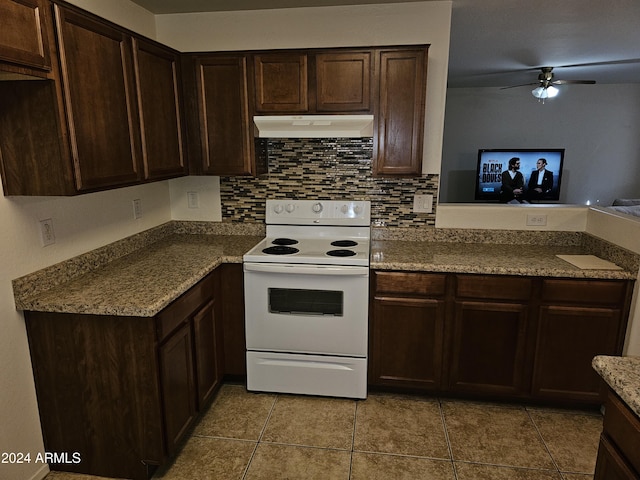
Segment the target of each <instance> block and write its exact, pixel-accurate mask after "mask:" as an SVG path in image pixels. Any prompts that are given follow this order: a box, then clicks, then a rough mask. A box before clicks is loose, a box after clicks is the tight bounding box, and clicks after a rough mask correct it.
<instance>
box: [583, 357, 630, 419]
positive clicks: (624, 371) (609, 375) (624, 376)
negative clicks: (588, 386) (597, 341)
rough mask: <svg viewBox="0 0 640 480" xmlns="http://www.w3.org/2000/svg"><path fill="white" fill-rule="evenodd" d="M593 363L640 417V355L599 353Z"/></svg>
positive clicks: (608, 383) (595, 368) (596, 369)
mask: <svg viewBox="0 0 640 480" xmlns="http://www.w3.org/2000/svg"><path fill="white" fill-rule="evenodd" d="M592 365H593V368H594V370H595V371H596V372H598V374H599V375H600V376H601V377H602V378H603V379H604V381H605V382H607V385H609V386H610V387H611V389H612V390H613V391H614V392H616V393H617V394H618V396H619V397H620V398H621V399H622V400H624V402H625V403H626V404H627V405H628V407H629V408H630V409H631V410H632V411H633V412H634V413H635V414H636V415H637V416H638V417H640V357H611V356H606V355H598V356H597V357H595V358H594V359H593V362H592Z"/></svg>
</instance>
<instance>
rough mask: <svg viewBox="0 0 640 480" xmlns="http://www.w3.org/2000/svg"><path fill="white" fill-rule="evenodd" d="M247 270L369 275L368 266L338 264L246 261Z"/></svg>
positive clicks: (306, 273) (245, 269)
mask: <svg viewBox="0 0 640 480" xmlns="http://www.w3.org/2000/svg"><path fill="white" fill-rule="evenodd" d="M244 271H245V272H264V273H289V274H294V275H296V274H298V275H334V276H336V275H340V276H361V277H368V276H369V268H368V267H348V266H336V265H313V266H308V265H300V264H296V265H286V264H282V263H278V264H274V263H245V264H244Z"/></svg>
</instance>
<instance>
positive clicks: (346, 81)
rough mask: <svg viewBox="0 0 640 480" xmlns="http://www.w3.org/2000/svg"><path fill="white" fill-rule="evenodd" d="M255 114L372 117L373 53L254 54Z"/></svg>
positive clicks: (326, 51) (342, 50)
mask: <svg viewBox="0 0 640 480" xmlns="http://www.w3.org/2000/svg"><path fill="white" fill-rule="evenodd" d="M253 72H254V83H255V112H256V113H257V114H296V113H300V114H313V113H320V114H322V113H338V114H339V113H370V112H371V111H372V108H371V103H372V89H371V86H372V75H373V70H372V51H371V50H368V49H367V50H351V49H331V50H324V51H317V50H296V51H284V52H259V53H254V54H253Z"/></svg>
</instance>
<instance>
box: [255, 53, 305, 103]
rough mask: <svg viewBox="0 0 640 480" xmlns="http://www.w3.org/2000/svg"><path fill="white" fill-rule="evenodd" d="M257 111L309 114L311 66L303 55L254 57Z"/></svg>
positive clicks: (282, 54)
mask: <svg viewBox="0 0 640 480" xmlns="http://www.w3.org/2000/svg"><path fill="white" fill-rule="evenodd" d="M253 68H254V79H255V110H256V112H258V113H304V112H307V111H309V98H308V96H309V93H308V72H307V70H308V66H307V55H306V54H304V53H268V54H256V55H254V56H253Z"/></svg>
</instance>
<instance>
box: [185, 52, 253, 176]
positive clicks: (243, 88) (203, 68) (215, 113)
mask: <svg viewBox="0 0 640 480" xmlns="http://www.w3.org/2000/svg"><path fill="white" fill-rule="evenodd" d="M189 63H190V68H189V70H190V74H189V75H187V76H185V78H186V79H187V82H186V85H187V89H188V90H190V92H191V96H192V97H195V101H196V108H192V109H191V110H192V111H194V112H197V113H198V119H197V120H195V119H194V118H193V117H192V123H191V128H190V133H191V134H192V135H193V138H192V140H194V141H193V142H190V143H192V147H193V144H198V145H199V146H200V151H199V152H194V153H193V161H192V165H191V166H192V171H193V172H194V173H201V174H205V175H257V174H259V173H261V172H260V169H259V168H258V165H257V163H256V160H255V159H256V153H255V149H256V147H255V144H256V142H255V139H254V136H253V128H252V120H251V116H250V115H251V113H250V108H249V107H250V105H249V78H248V74H247V71H248V69H247V56H246V55H243V54H211V55H204V56H195V57H194V58H192V59H191V60H190V61H189ZM190 83H192V84H193V85H192V86H191V87H189V86H188V85H189V84H190ZM196 137H198V138H199V141H196ZM258 157H259V155H258ZM197 158H202V161H201V162H198V161H196V160H195V159H197Z"/></svg>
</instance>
